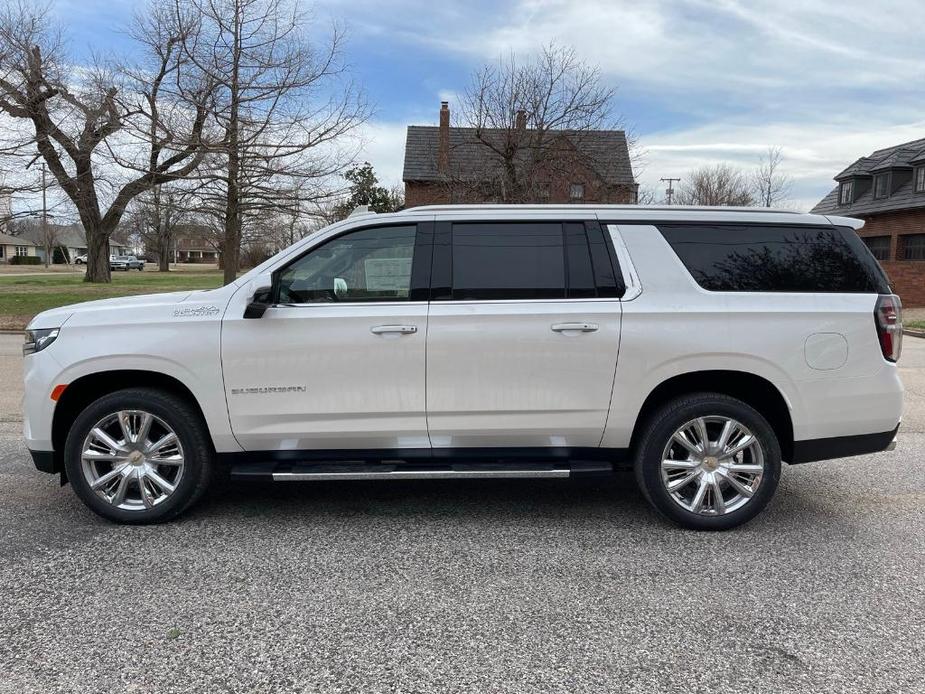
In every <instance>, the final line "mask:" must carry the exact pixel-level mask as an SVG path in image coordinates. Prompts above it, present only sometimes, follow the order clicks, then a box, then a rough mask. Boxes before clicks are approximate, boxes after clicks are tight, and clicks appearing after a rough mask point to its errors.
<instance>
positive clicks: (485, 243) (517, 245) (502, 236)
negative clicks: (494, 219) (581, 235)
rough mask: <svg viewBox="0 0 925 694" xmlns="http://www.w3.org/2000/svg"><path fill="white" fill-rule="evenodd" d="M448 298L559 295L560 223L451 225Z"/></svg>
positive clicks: (561, 289)
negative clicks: (450, 296)
mask: <svg viewBox="0 0 925 694" xmlns="http://www.w3.org/2000/svg"><path fill="white" fill-rule="evenodd" d="M453 298H454V299H564V298H565V244H564V243H563V238H562V225H561V224H548V223H535V224H528V223H521V224H504V223H479V224H454V225H453Z"/></svg>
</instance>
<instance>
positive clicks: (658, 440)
mask: <svg viewBox="0 0 925 694" xmlns="http://www.w3.org/2000/svg"><path fill="white" fill-rule="evenodd" d="M717 415H718V416H723V417H730V418H732V419H735V420H736V421H738V422H740V423H742V424H743V425H744V426H746V427H748V429H749V430H751V432H752V433H753V434H754V435H755V437H756V438H757V439H758V442H759V443H760V444H761V447H762V450H763V454H764V465H765V471H764V474H763V477H762V480H761V484H760V485H759V487H758V491H757V492H756V493H755V495H754V496H753V497H752V498H751V499H750V500H749V502H748V503H747V504H745V505H744V506H743V507H742V508H739V509H737V510H735V511H733V512H731V513H728V514H725V515H723V516H702V515H700V514H696V513H692V512H691V511H688V510H686V509H684V508H682V507H681V506H679V505H678V504H677V503H676V502H675V501H674V500H673V499H672V497H671V495H670V494H669V492H668V490H667V489H666V488H665V485H664V483H663V482H662V471H661V459H662V453H663V452H664V449H665V446H666V445H667V443H668V439H669V438H670V437H671V436H672V434H674V432H675V431H676V430H677V429H678V428H679V427H680V426H681V425H683V424H685V423H686V422H689V421H690V420H692V419H696V418H697V417H705V416H717ZM635 469H636V470H635V471H636V479H637V481H638V482H639V486H640V488H641V489H642V491H643V494H644V495H645V497H646V499H647V500H648V501H649V502H650V503H651V504H652V505H653V506H654V507H655V508H656V509H657V510H658V511H659V512H660V513H662V514H663V515H664V516H666V517H667V518H669V519H670V520H672V521H674V522H676V523H678V524H680V525H682V526H684V527H687V528H691V529H694V530H728V529H730V528H734V527H737V526H739V525H742V524H743V523H746V522H748V521H749V520H751V519H752V518H754V517H755V516H756V515H758V514H759V513H760V512H761V511H762V510H763V509H764V508H765V506H767V504H768V503H769V502H770V500H771V498H772V497H773V496H774V492H775V491H776V489H777V484H778V482H779V480H780V471H781V453H780V444H779V443H778V441H777V437H776V436H775V434H774V430H773V429H772V428H771V425H770V424H768V422H767V420H766V419H765V418H764V417H763V416H762V415H761V414H760V413H759V412H758V411H757V410H755V409H754V408H752V407H751V406H749V405H747V404H746V403H744V402H742V401H740V400H736V399H734V398H731V397H728V396H723V395H718V394H716V395H712V394H703V395H697V396H689V397H685V398H679V399H678V400H676V401H674V402H672V403H669V404H668V405H666V406H665V407H663V408H662V409H661V410H659V411H658V412H657V413H656V414H655V416H654V417H653V418H652V419H651V420H650V423H649V426H648V427H647V430H646V433H645V435H644V438H643V440H642V442H641V444H640V447H639V452H638V455H637V458H636V462H635Z"/></svg>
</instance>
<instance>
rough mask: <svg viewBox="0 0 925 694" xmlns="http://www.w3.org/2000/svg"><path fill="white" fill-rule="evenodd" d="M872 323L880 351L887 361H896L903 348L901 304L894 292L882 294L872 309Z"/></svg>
mask: <svg viewBox="0 0 925 694" xmlns="http://www.w3.org/2000/svg"><path fill="white" fill-rule="evenodd" d="M874 324H875V325H876V326H877V336H878V337H879V338H880V351H881V352H883V358H884V359H886V360H887V361H896V360H897V359H899V354H900V352H902V348H903V305H902V303H901V302H900V301H899V297H898V296H896V295H895V294H882V295H880V298H879V299H877V308H875V309H874Z"/></svg>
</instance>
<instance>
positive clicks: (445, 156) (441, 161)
mask: <svg viewBox="0 0 925 694" xmlns="http://www.w3.org/2000/svg"><path fill="white" fill-rule="evenodd" d="M449 170H450V104H449V103H448V102H446V101H441V102H440V133H439V135H438V137H437V173H440V174H446V173H448V172H449Z"/></svg>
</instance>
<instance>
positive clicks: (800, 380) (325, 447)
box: [24, 205, 903, 529]
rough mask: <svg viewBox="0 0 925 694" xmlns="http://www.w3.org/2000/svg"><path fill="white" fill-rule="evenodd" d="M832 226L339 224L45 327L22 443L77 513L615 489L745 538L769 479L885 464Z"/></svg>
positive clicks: (487, 220) (874, 355) (874, 287)
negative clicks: (364, 484) (362, 495)
mask: <svg viewBox="0 0 925 694" xmlns="http://www.w3.org/2000/svg"><path fill="white" fill-rule="evenodd" d="M859 226H861V222H859V221H858V220H854V219H845V218H836V217H822V216H815V215H804V214H798V213H791V212H772V211H755V210H744V209H730V208H726V209H695V208H690V209H684V208H676V207H671V208H654V207H624V206H575V205H572V206H535V207H526V206H524V207H520V206H449V207H425V208H416V209H410V210H406V211H404V212H400V213H397V214H389V215H372V214H358V215H353V216H351V217H350V218H349V219H347V220H346V221H344V222H340V223H338V224H335V225H333V226H330V227H328V228H327V229H325V230H323V231H322V232H320V233H318V234H315V235H313V236H310V237H308V238H306V239H304V240H303V241H300V242H299V243H297V244H295V245H294V246H292V247H291V248H289V249H287V250H285V251H283V252H281V253H279V254H278V255H276V256H275V257H273V258H271V259H270V260H268V261H267V262H266V263H264V264H263V265H261V266H259V267H257V268H255V269H254V270H252V271H251V272H248V273H247V274H245V275H243V276H242V277H241V278H239V279H238V280H237V281H236V282H234V283H232V284H230V285H228V286H225V287H222V288H221V289H215V290H210V291H196V292H189V291H186V292H176V293H172V294H159V295H153V296H135V297H127V298H122V299H107V300H103V301H92V302H89V303H85V304H79V305H76V306H67V307H64V308H59V309H55V310H52V311H46V312H45V313H42V314H40V315H38V316H36V318H35V319H34V320H33V321H32V323H31V324H30V325H29V329H28V332H27V337H26V340H27V343H26V346H25V350H24V351H25V354H26V355H27V356H26V357H25V365H26V368H25V381H26V397H25V402H24V407H25V415H26V417H25V437H26V441H27V444H28V447H29V449H30V451H31V452H32V456H33V459H34V461H35V465H36V467H38V468H39V469H40V470H43V471H46V472H55V473H61V474H62V476H63V477H64V478H65V479H67V480H69V481H70V483H71V485H72V486H73V487H74V490H75V491H76V492H77V494H78V495H79V496H80V498H81V499H82V500H83V501H84V502H85V503H86V504H87V505H88V506H89V507H90V508H91V509H93V510H94V511H96V512H97V513H99V514H101V515H103V516H105V517H107V518H110V519H112V520H116V521H122V522H128V523H133V522H134V523H140V522H153V521H159V520H164V519H167V518H171V517H173V516H176V515H177V514H179V513H180V512H182V511H183V510H184V509H186V508H187V507H189V506H190V505H191V504H192V503H193V502H194V501H195V500H196V498H197V497H199V495H200V494H201V493H202V491H203V490H204V489H205V487H206V486H207V484H208V482H209V480H210V478H211V477H212V475H213V474H214V473H215V472H216V470H219V469H230V472H231V474H232V476H233V477H236V478H266V479H273V480H280V481H283V480H342V479H343V480H347V479H363V480H370V479H405V478H441V479H442V478H478V477H489V478H498V477H518V478H519V477H570V476H579V475H595V474H607V473H611V472H612V471H613V469H614V467H615V466H619V465H624V464H625V465H632V466H633V467H634V468H635V473H636V477H637V479H638V482H639V485H640V487H641V489H642V492H643V494H644V495H645V496H646V498H647V499H648V500H649V501H650V502H651V503H652V505H653V506H654V507H655V508H656V509H658V510H659V511H660V512H661V513H663V514H664V515H665V516H667V517H668V518H670V519H672V520H673V521H675V522H677V523H680V524H682V525H684V526H687V527H691V528H700V529H725V528H730V527H733V526H736V525H739V524H741V523H743V522H745V521H747V520H749V519H750V518H752V517H753V516H755V515H756V514H757V513H758V512H759V511H760V510H761V509H762V508H763V507H764V506H765V505H766V504H767V503H768V501H769V500H770V499H771V496H772V495H773V494H774V491H775V488H776V487H777V483H778V478H779V476H780V471H781V461H782V460H783V461H786V462H788V463H790V464H794V463H804V462H808V461H812V460H822V459H825V458H834V457H841V456H847V455H854V454H861V453H873V452H876V451H883V450H887V449H889V448H891V447H892V442H893V441H894V436H895V434H896V430H897V427H898V426H899V421H900V415H901V411H902V394H903V388H902V385H901V383H900V380H899V375H898V373H897V367H896V360H897V358H898V357H899V352H900V341H901V336H902V324H901V317H900V304H899V300H898V298H897V297H896V296H893V295H892V294H891V292H890V288H889V285H888V284H887V280H886V278H885V277H884V274H883V272H882V271H881V269H880V267H879V266H878V265H877V263H876V261H875V260H874V258H873V257H872V256H871V254H870V253H869V252H868V250H867V248H866V246H865V245H864V244H863V243H862V242H861V240H860V239H859V238H858V236H857V234H856V233H855V231H854V229H856V228H858V227H859Z"/></svg>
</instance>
